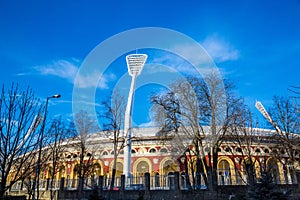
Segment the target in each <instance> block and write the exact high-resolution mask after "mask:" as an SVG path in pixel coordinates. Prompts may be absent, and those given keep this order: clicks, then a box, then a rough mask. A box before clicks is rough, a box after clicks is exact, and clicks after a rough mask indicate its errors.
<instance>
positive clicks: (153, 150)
mask: <svg viewBox="0 0 300 200" xmlns="http://www.w3.org/2000/svg"><path fill="white" fill-rule="evenodd" d="M156 152H157V150H156V148H151V149H149V153H156Z"/></svg>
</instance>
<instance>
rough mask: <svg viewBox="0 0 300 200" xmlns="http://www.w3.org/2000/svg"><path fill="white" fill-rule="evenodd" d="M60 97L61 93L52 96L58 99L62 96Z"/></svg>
mask: <svg viewBox="0 0 300 200" xmlns="http://www.w3.org/2000/svg"><path fill="white" fill-rule="evenodd" d="M60 97H61V95H60V94H55V95H53V96H52V98H56V99H57V98H60Z"/></svg>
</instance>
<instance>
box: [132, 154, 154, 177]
mask: <svg viewBox="0 0 300 200" xmlns="http://www.w3.org/2000/svg"><path fill="white" fill-rule="evenodd" d="M151 171H152V164H151V161H150V160H149V159H148V158H139V159H137V160H136V161H135V162H134V164H133V174H135V176H143V175H144V174H145V173H146V172H149V173H150V172H151Z"/></svg>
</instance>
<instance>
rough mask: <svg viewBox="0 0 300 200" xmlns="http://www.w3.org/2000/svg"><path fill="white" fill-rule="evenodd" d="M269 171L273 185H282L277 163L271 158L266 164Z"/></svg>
mask: <svg viewBox="0 0 300 200" xmlns="http://www.w3.org/2000/svg"><path fill="white" fill-rule="evenodd" d="M266 164H267V170H268V172H270V173H271V176H272V181H273V183H276V184H279V183H280V173H279V168H278V164H277V161H276V160H275V159H274V158H269V159H268V160H267V162H266Z"/></svg>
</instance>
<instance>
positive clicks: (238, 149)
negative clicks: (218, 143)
mask: <svg viewBox="0 0 300 200" xmlns="http://www.w3.org/2000/svg"><path fill="white" fill-rule="evenodd" d="M235 151H236V152H238V153H242V152H243V151H242V148H240V147H238V148H236V149H235Z"/></svg>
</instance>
